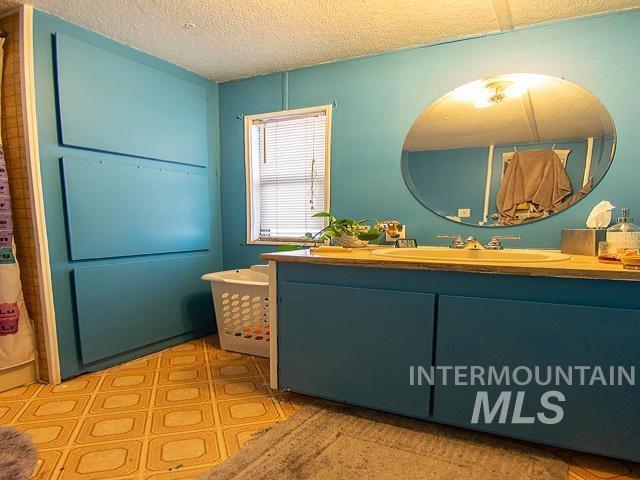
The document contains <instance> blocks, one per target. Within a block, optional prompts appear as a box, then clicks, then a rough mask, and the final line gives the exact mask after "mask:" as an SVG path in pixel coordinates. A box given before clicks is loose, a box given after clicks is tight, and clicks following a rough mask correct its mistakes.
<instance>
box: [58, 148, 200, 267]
mask: <svg viewBox="0 0 640 480" xmlns="http://www.w3.org/2000/svg"><path fill="white" fill-rule="evenodd" d="M138 164H141V165H138ZM62 165H63V172H64V187H65V188H64V191H65V200H66V202H65V209H66V215H67V222H68V226H69V243H70V251H71V258H72V259H73V260H83V259H90V258H108V257H122V256H127V255H141V254H153V253H167V252H186V251H193V250H206V249H208V248H209V210H208V208H207V203H208V198H209V196H208V195H209V193H208V177H207V175H206V172H201V171H200V169H191V170H195V171H185V170H183V171H181V170H178V169H176V168H166V166H165V168H161V167H160V166H159V164H158V162H153V161H145V162H141V161H138V162H135V163H134V162H131V161H125V160H120V159H117V160H113V161H111V160H110V161H97V160H89V159H86V158H76V157H65V158H63V160H62Z"/></svg>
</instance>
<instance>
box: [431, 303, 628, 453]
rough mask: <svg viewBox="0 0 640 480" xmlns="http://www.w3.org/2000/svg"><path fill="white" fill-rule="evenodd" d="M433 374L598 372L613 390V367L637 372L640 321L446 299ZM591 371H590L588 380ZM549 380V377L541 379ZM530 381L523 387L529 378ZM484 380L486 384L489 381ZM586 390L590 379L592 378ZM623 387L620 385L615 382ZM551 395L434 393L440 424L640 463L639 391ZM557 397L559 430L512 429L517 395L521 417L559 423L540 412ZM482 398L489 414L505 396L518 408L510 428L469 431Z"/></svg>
mask: <svg viewBox="0 0 640 480" xmlns="http://www.w3.org/2000/svg"><path fill="white" fill-rule="evenodd" d="M437 317H438V320H437V322H438V323H437V338H436V365H438V366H455V365H464V366H472V365H474V366H480V367H484V368H485V369H488V368H489V367H490V366H496V367H498V368H501V367H502V366H509V367H511V368H515V367H518V366H525V367H528V368H530V369H531V370H532V371H534V372H535V370H534V367H535V366H539V367H542V368H544V367H546V366H551V367H555V366H561V367H565V368H566V367H571V366H589V367H591V368H593V367H595V366H602V367H603V368H604V373H605V376H606V379H607V381H610V377H609V374H610V372H609V367H610V366H625V367H626V368H627V370H629V369H630V367H631V366H635V369H636V371H639V370H640V355H639V352H640V311H636V310H626V309H617V308H598V307H583V306H574V305H558V304H550V303H536V302H522V301H512V300H492V299H483V298H466V297H455V296H440V297H439V300H438V313H437ZM592 371H593V370H591V372H592ZM541 372H542V375H543V376H542V377H541V378H542V379H543V380H544V379H546V370H541ZM525 377H526V372H525V373H522V372H521V375H520V377H519V378H521V379H522V378H525ZM485 378H486V377H485ZM586 378H587V382H589V381H590V378H591V373H588V374H587V376H586ZM615 378H616V379H617V378H618V377H617V375H616V377H615ZM578 380H579V377H578V376H576V374H574V379H573V382H574V384H573V385H572V386H566V385H564V384H563V383H564V382H561V385H560V386H558V385H556V384H555V383H556V382H555V380H554V381H553V382H552V384H551V385H548V386H539V385H536V384H535V383H536V382H532V384H530V385H522V386H521V385H514V383H513V381H512V382H511V385H509V386H506V385H502V386H497V385H495V382H494V385H486V386H482V385H478V384H477V385H476V386H452V385H451V384H449V385H447V386H443V385H441V384H436V387H435V391H434V410H433V416H434V419H435V420H438V421H443V422H447V423H452V424H456V425H460V426H464V427H468V428H478V429H481V430H483V431H489V432H494V433H499V434H506V435H510V436H515V437H519V438H525V439H527V440H532V441H539V442H543V443H549V444H553V445H557V446H562V447H568V448H580V449H581V450H585V451H590V452H594V453H600V454H604V455H612V456H616V457H622V458H627V459H633V460H635V461H638V460H640V409H639V408H638V406H640V388H639V387H638V386H637V385H635V386H629V385H626V384H625V385H623V386H602V385H601V383H600V382H596V383H595V385H591V386H589V385H587V386H578V385H577V383H578ZM636 381H637V379H636ZM553 390H555V391H559V392H561V393H562V394H563V395H564V396H565V398H566V400H565V401H564V402H559V401H556V400H553V403H554V404H556V405H559V406H561V407H562V409H563V411H564V417H563V419H562V421H560V422H559V423H556V424H544V423H541V422H540V421H539V420H538V419H537V418H536V420H535V422H534V423H530V424H514V423H512V422H511V420H512V413H513V409H514V401H515V395H516V393H515V392H518V391H524V392H525V394H524V395H525V396H524V404H523V407H524V408H523V414H522V415H523V416H532V417H534V418H535V417H536V415H537V413H538V412H542V413H544V414H545V415H547V416H554V415H555V414H554V413H553V412H551V411H549V410H547V409H545V408H543V407H542V406H541V395H542V394H543V393H544V392H547V391H553ZM478 391H487V392H488V396H489V399H490V401H491V406H493V405H494V403H495V401H496V399H497V398H498V395H499V394H500V392H502V391H512V392H513V393H512V396H513V398H512V399H511V404H510V408H509V412H508V416H507V421H506V423H504V424H499V423H498V418H496V419H494V420H493V422H491V423H486V422H484V417H480V418H479V423H477V424H471V418H472V413H473V409H474V404H475V401H476V394H477V392H478Z"/></svg>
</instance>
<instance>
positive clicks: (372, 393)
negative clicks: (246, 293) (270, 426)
mask: <svg viewBox="0 0 640 480" xmlns="http://www.w3.org/2000/svg"><path fill="white" fill-rule="evenodd" d="M278 302H279V303H278V382H279V384H280V388H284V389H290V390H293V391H296V392H299V393H304V394H308V395H314V396H319V397H323V398H328V399H332V400H337V401H343V402H347V403H351V404H355V405H361V406H366V407H371V408H375V409H378V410H385V411H390V412H395V413H401V414H405V415H411V416H416V417H422V418H426V417H428V415H429V387H428V386H427V385H421V386H411V385H410V367H411V366H414V367H415V366H422V367H428V366H429V365H431V362H432V343H433V319H434V304H435V296H434V295H431V294H424V293H411V292H396V291H389V290H372V289H365V288H350V287H335V286H326V285H307V284H300V283H289V282H280V283H279V284H278Z"/></svg>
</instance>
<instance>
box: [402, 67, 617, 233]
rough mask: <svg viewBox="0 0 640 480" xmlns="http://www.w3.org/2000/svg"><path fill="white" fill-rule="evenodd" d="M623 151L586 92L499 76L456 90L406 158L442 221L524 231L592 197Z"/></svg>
mask: <svg viewBox="0 0 640 480" xmlns="http://www.w3.org/2000/svg"><path fill="white" fill-rule="evenodd" d="M615 144H616V135H615V128H614V125H613V120H612V119H611V116H610V115H609V112H607V109H606V108H605V107H604V106H603V105H602V103H600V101H599V100H598V99H597V98H595V97H594V96H593V95H591V94H590V93H589V92H587V91H586V90H585V89H583V88H582V87H579V86H578V85H576V84H574V83H571V82H568V81H566V80H563V79H560V78H555V77H550V76H547V75H538V74H529V73H514V74H508V75H499V76H495V77H491V78H486V79H483V80H476V81H474V82H471V83H468V84H466V85H462V86H461V87H458V88H456V89H455V90H452V91H451V92H449V93H447V94H446V95H445V96H443V97H441V98H440V99H438V100H437V101H435V102H434V103H433V104H432V105H431V106H429V107H428V108H427V109H426V110H425V111H424V112H422V113H421V114H420V116H418V118H417V119H416V121H415V122H414V123H413V126H412V127H411V129H410V130H409V133H408V134H407V136H406V138H405V141H404V145H403V148H402V160H401V164H402V174H403V177H404V180H405V183H406V184H407V186H408V187H409V189H410V190H411V193H412V194H413V195H414V196H415V197H416V199H418V200H419V201H420V202H421V203H422V204H423V205H424V206H426V207H427V208H429V209H431V210H433V211H434V212H435V213H437V214H438V215H441V216H444V217H446V218H448V219H450V220H453V221H456V222H461V223H465V224H469V225H476V226H478V225H479V226H488V227H503V226H508V225H518V224H522V223H527V222H532V221H536V220H541V219H544V218H546V217H549V216H550V215H554V214H556V213H558V212H561V211H562V210H564V209H566V208H568V207H570V206H571V205H573V204H575V203H576V202H577V201H579V200H580V199H582V198H583V197H584V196H585V195H587V194H588V193H589V192H590V191H591V190H592V189H593V188H594V187H595V186H596V185H597V184H598V182H599V181H600V180H601V179H602V177H603V176H604V174H605V173H606V171H607V169H608V168H609V165H610V164H611V160H612V159H613V153H614V151H615Z"/></svg>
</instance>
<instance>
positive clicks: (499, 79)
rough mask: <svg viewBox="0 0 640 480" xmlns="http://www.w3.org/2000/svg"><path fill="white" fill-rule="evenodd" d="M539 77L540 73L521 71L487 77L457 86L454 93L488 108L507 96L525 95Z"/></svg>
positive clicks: (479, 106) (460, 97) (537, 81)
mask: <svg viewBox="0 0 640 480" xmlns="http://www.w3.org/2000/svg"><path fill="white" fill-rule="evenodd" d="M537 77H540V75H535V74H527V73H520V74H512V75H501V76H496V77H491V78H485V79H483V80H476V81H475V82H470V83H467V84H466V85H463V86H461V87H459V88H456V89H455V90H454V94H455V95H456V97H458V98H459V99H460V100H462V101H468V102H471V103H473V105H474V106H475V107H476V108H486V107H489V106H491V105H495V104H497V103H500V102H502V101H503V100H504V99H505V98H511V97H519V96H521V95H523V94H524V93H526V92H527V91H528V90H529V89H530V88H531V87H532V86H535V85H537V84H538V83H540V80H538V78H537Z"/></svg>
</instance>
